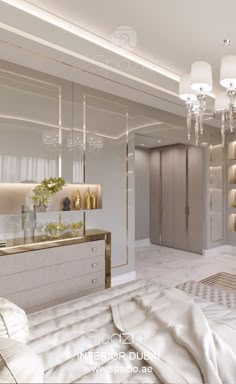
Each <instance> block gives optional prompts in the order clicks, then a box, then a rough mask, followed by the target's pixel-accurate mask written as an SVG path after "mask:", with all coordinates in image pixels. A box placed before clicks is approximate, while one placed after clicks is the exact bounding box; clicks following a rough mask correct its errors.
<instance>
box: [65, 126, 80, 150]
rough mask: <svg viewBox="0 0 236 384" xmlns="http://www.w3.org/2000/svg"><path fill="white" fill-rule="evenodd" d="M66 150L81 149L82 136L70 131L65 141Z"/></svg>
mask: <svg viewBox="0 0 236 384" xmlns="http://www.w3.org/2000/svg"><path fill="white" fill-rule="evenodd" d="M66 148H67V149H69V151H72V150H74V149H80V150H82V149H83V134H82V133H81V132H76V131H70V132H69V134H68V136H67V140H66Z"/></svg>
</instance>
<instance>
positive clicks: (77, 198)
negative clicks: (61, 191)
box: [73, 189, 82, 210]
mask: <svg viewBox="0 0 236 384" xmlns="http://www.w3.org/2000/svg"><path fill="white" fill-rule="evenodd" d="M73 208H74V209H77V210H80V209H81V208H82V199H81V195H80V191H79V190H78V189H77V190H76V191H75V194H74V198H73Z"/></svg>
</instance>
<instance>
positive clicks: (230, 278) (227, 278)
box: [200, 272, 236, 293]
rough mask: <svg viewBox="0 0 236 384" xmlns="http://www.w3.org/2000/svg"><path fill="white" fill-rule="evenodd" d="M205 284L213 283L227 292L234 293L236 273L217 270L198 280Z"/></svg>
mask: <svg viewBox="0 0 236 384" xmlns="http://www.w3.org/2000/svg"><path fill="white" fill-rule="evenodd" d="M200 282H201V283H204V284H207V285H214V286H215V287H218V288H221V289H223V290H225V291H228V292H233V293H236V275H232V274H231V273H226V272H219V273H216V274H215V275H212V276H209V277H207V278H206V279H203V280H201V281H200Z"/></svg>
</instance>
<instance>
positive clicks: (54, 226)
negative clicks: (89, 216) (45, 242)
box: [45, 222, 68, 237]
mask: <svg viewBox="0 0 236 384" xmlns="http://www.w3.org/2000/svg"><path fill="white" fill-rule="evenodd" d="M45 229H46V232H48V234H49V236H51V237H59V236H61V235H63V233H64V232H65V231H66V230H67V229H68V225H66V224H64V223H57V222H51V223H48V224H47V225H46V228H45Z"/></svg>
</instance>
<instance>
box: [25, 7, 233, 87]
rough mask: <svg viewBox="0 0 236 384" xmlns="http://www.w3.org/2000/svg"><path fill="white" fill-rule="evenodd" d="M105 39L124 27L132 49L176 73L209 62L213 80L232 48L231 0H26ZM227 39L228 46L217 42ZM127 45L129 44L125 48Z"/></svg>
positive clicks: (123, 31)
mask: <svg viewBox="0 0 236 384" xmlns="http://www.w3.org/2000/svg"><path fill="white" fill-rule="evenodd" d="M28 2H29V3H32V4H35V5H37V6H39V7H41V8H43V9H45V10H47V11H50V12H52V13H53V14H54V15H57V16H59V17H62V18H64V19H66V20H68V21H70V22H72V23H74V24H76V25H78V26H80V27H82V28H84V29H86V30H88V31H90V32H92V33H94V34H96V35H98V36H100V37H102V38H104V39H106V40H109V41H112V42H114V33H115V31H116V29H117V28H119V27H120V26H123V27H130V28H132V30H131V31H129V30H128V31H127V30H126V29H125V28H124V29H123V30H121V32H120V33H121V34H122V33H123V34H127V33H128V38H129V39H130V42H131V45H132V43H133V41H132V40H136V41H134V44H133V45H135V46H134V47H132V51H133V53H135V54H137V55H141V56H142V57H144V58H146V59H148V60H150V61H153V62H155V63H156V64H158V65H160V66H163V67H165V68H167V69H169V70H170V71H172V72H174V73H176V74H178V75H181V74H182V73H184V72H186V71H189V69H190V65H191V63H192V62H193V61H195V60H205V61H208V62H209V63H211V64H212V65H213V68H214V73H215V84H216V85H217V83H218V78H219V67H220V59H221V57H222V56H223V55H225V54H233V53H235V52H236V35H235V14H236V2H235V0H224V1H222V0H217V1H216V0H207V1H206V0H198V1H197V2H196V1H193V0H179V1H177V0H138V1H137V0H128V1H127V0H119V1H116V0H69V1H68V0H56V1H52V0H29V1H28ZM225 38H229V39H232V44H231V47H224V46H223V45H222V40H223V39H225ZM128 48H129V47H128Z"/></svg>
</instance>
